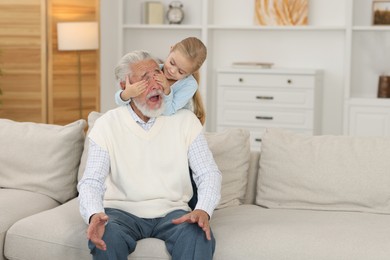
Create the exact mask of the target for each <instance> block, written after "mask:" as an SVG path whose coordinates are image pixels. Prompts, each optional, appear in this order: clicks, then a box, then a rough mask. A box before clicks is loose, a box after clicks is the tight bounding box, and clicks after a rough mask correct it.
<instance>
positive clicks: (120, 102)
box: [115, 89, 131, 106]
mask: <svg viewBox="0 0 390 260" xmlns="http://www.w3.org/2000/svg"><path fill="white" fill-rule="evenodd" d="M122 91H123V90H121V89H120V90H118V91H117V92H116V93H115V103H116V104H117V105H118V106H125V105H127V104H129V103H130V100H131V99H129V100H123V99H122V98H121V92H122Z"/></svg>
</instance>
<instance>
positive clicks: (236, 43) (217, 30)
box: [103, 0, 390, 134]
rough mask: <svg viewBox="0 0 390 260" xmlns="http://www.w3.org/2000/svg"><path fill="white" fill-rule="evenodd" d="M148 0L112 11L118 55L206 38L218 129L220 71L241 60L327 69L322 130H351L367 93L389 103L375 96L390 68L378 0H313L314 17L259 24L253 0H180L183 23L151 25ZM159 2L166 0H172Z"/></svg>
mask: <svg viewBox="0 0 390 260" xmlns="http://www.w3.org/2000/svg"><path fill="white" fill-rule="evenodd" d="M107 1H108V0H107ZM145 1H146V0H119V3H118V9H117V10H118V11H117V12H118V13H117V14H116V15H115V17H114V16H113V17H112V19H113V21H115V20H116V21H118V22H119V26H118V23H117V24H116V26H115V25H114V26H112V27H117V28H112V29H113V30H118V37H117V39H114V40H113V44H114V41H115V40H117V41H118V44H117V53H118V57H120V56H122V55H123V54H124V53H125V52H128V51H131V50H134V49H146V50H149V51H151V52H152V53H153V54H154V55H156V56H157V57H160V58H161V59H165V58H166V56H167V55H168V52H169V48H170V46H172V45H173V44H174V43H176V42H178V41H180V40H181V39H183V38H185V37H188V36H196V37H198V38H200V39H201V40H202V41H203V42H204V43H205V44H206V46H207V48H208V58H207V60H206V62H205V64H204V65H203V66H202V70H201V84H200V90H201V93H202V95H203V97H204V100H205V103H206V107H207V127H206V129H207V130H209V131H214V130H216V115H217V113H216V106H215V103H216V100H217V92H216V88H217V70H218V69H219V68H222V67H228V66H230V65H231V64H232V63H233V62H237V61H258V62H273V63H274V64H275V69H279V68H289V69H300V68H311V69H313V70H317V69H318V70H321V71H323V93H322V97H323V100H322V107H323V109H322V114H321V115H320V116H321V120H322V130H321V133H323V134H343V133H344V134H353V132H351V131H350V125H351V122H350V112H349V111H350V104H352V103H353V104H354V106H356V105H357V104H358V103H359V100H362V99H364V102H365V104H366V103H367V102H370V103H371V104H372V105H375V104H376V105H377V106H378V107H383V103H386V102H387V101H389V102H390V100H380V102H378V99H376V98H375V96H376V89H377V80H378V76H379V74H380V73H381V72H379V70H380V69H386V68H385V66H386V65H383V66H380V65H379V64H381V61H380V59H382V58H383V56H384V55H379V54H381V53H383V51H382V52H381V51H380V50H381V48H382V49H383V50H385V49H387V50H388V51H387V54H386V55H387V56H388V55H390V54H389V53H390V26H389V27H387V26H371V9H372V6H371V4H372V0H327V1H323V0H310V1H309V24H308V25H307V26H296V27H294V26H286V27H285V26H257V25H254V22H253V13H254V11H253V8H254V0H241V1H237V0H198V1H193V0H181V2H182V3H183V6H184V11H185V19H184V21H183V24H181V25H169V24H164V25H145V24H141V10H142V4H143V2H145ZM160 1H161V2H162V3H163V4H164V6H166V7H167V6H168V5H169V3H170V2H171V0H160ZM118 28H119V29H118ZM103 36H104V35H103ZM111 55H112V51H111ZM386 55H385V57H386ZM387 60H389V58H387ZM388 64H390V63H388ZM387 66H388V65H387ZM388 71H390V69H388ZM366 99H367V100H366ZM351 102H352V103H351ZM386 104H387V103H386ZM356 132H358V131H355V133H356Z"/></svg>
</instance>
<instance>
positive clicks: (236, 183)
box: [205, 128, 250, 209]
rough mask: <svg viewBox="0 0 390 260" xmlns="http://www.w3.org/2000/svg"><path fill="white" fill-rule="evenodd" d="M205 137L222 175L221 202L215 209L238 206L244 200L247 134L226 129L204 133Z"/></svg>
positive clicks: (247, 161) (246, 174)
mask: <svg viewBox="0 0 390 260" xmlns="http://www.w3.org/2000/svg"><path fill="white" fill-rule="evenodd" d="M205 137H206V140H207V143H208V144H209V147H210V150H211V152H212V153H213V156H214V160H215V162H216V163H217V165H218V168H219V170H220V171H221V173H222V187H221V200H220V202H219V205H218V206H217V209H221V208H224V207H229V206H235V205H240V204H241V203H242V202H243V201H244V198H245V191H246V186H247V176H248V170H249V160H250V144H249V132H248V131H247V130H244V129H238V128H237V129H235V128H233V129H227V130H225V131H223V132H218V133H215V132H206V133H205Z"/></svg>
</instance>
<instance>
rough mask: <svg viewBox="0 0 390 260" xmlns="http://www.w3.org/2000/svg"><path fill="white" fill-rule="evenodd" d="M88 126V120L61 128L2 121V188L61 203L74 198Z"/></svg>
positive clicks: (0, 183)
mask: <svg viewBox="0 0 390 260" xmlns="http://www.w3.org/2000/svg"><path fill="white" fill-rule="evenodd" d="M85 126H86V122H85V120H78V121H76V122H73V123H71V124H68V125H65V126H60V125H50V124H39V123H31V122H23V123H22V122H14V121H11V120H7V119H0V147H1V152H0V187H1V188H13V189H21V190H27V191H32V192H38V193H41V194H45V195H47V196H49V197H51V198H53V199H55V200H57V201H59V202H61V203H64V202H66V201H67V200H69V199H72V198H74V197H75V196H76V195H77V190H76V184H77V170H78V167H79V163H80V157H81V153H82V151H83V143H84V137H85V135H84V128H85Z"/></svg>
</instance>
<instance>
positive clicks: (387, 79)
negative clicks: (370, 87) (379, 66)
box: [378, 76, 390, 98]
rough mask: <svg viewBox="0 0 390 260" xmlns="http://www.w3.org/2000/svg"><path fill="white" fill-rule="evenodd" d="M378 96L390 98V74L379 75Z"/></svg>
mask: <svg viewBox="0 0 390 260" xmlns="http://www.w3.org/2000/svg"><path fill="white" fill-rule="evenodd" d="M378 98H390V76H380V77H379V83H378Z"/></svg>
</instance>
